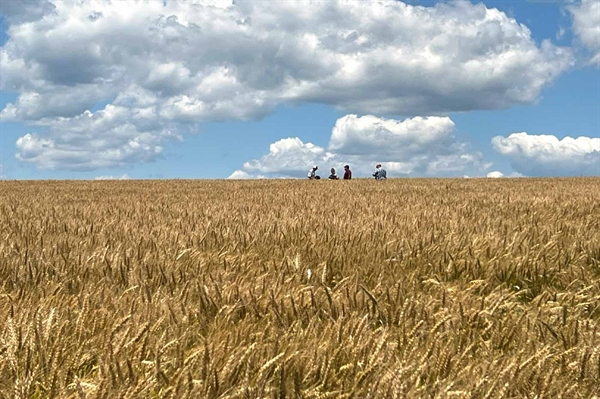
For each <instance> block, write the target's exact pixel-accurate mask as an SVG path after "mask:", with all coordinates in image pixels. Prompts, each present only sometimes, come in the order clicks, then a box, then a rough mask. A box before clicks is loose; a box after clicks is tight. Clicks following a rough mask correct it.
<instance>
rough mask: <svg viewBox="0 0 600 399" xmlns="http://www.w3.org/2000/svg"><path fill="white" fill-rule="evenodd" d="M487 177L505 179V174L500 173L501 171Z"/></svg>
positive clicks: (491, 173)
mask: <svg viewBox="0 0 600 399" xmlns="http://www.w3.org/2000/svg"><path fill="white" fill-rule="evenodd" d="M486 177H489V178H492V179H499V178H501V177H504V173H502V172H499V171H497V170H496V171H493V172H490V173H488V174H487V176H486Z"/></svg>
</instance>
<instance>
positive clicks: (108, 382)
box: [0, 178, 600, 398]
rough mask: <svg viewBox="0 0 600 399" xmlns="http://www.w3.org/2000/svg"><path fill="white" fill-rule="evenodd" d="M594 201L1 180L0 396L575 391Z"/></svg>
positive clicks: (550, 191) (396, 189)
mask: <svg viewBox="0 0 600 399" xmlns="http://www.w3.org/2000/svg"><path fill="white" fill-rule="evenodd" d="M599 197H600V180H599V179H597V178H576V179H505V180H477V179H476V180H389V181H386V182H374V181H367V180H356V181H351V182H341V181H340V182H326V181H323V182H313V181H247V182H241V181H126V182H110V181H109V182H107V181H104V182H0V239H1V241H0V284H1V285H0V323H1V324H0V334H1V335H0V397H4V398H13V397H20V398H167V397H170V398H204V397H206V398H263V397H274V398H286V397H289V398H313V397H314V398H326V397H332V398H430V397H435V398H503V397H506V398H515V397H530V398H533V397H538V398H542V397H546V398H553V397H563V398H591V397H594V396H595V395H599V394H600V349H599V348H600V346H599V337H598V334H599V332H598V322H599V321H600V201H598V198H599Z"/></svg>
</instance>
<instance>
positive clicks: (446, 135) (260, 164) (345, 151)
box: [230, 115, 491, 178]
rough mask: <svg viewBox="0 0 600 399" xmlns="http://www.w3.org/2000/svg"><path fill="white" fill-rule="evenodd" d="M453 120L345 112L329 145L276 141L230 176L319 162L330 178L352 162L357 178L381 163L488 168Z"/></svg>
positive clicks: (436, 169) (272, 173)
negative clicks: (457, 136) (459, 135)
mask: <svg viewBox="0 0 600 399" xmlns="http://www.w3.org/2000/svg"><path fill="white" fill-rule="evenodd" d="M453 130H454V122H452V120H451V119H450V118H446V117H428V118H421V117H415V118H410V119H405V120H404V121H400V120H394V119H384V118H377V117H375V116H372V115H367V116H363V117H358V116H356V115H346V116H344V117H342V118H340V119H338V120H337V122H336V124H335V126H334V128H333V131H332V133H331V139H330V141H329V146H328V147H327V148H323V147H320V146H317V145H314V144H313V143H304V142H303V141H302V140H301V139H299V138H297V137H294V138H286V139H282V140H279V141H277V142H275V143H273V144H271V146H270V148H269V153H268V154H266V155H264V156H262V157H261V158H259V159H254V160H252V161H249V162H246V163H245V164H244V166H243V168H242V169H241V170H237V171H235V172H234V173H233V174H232V176H230V177H231V178H241V177H243V178H252V177H255V176H257V174H259V173H260V174H261V176H262V177H282V176H286V177H301V178H304V177H306V174H307V173H308V169H309V168H310V167H311V165H315V164H316V165H319V166H320V168H321V170H320V173H321V174H322V175H323V176H324V177H326V176H328V175H329V168H330V167H335V168H336V169H337V170H338V172H341V170H342V166H343V165H344V164H349V165H350V166H351V168H352V170H353V172H354V175H355V176H363V177H365V176H370V175H371V173H372V172H373V168H374V164H375V163H381V164H382V165H383V166H384V167H385V168H386V169H387V171H388V172H389V173H390V175H396V176H398V175H404V176H407V175H421V176H423V175H424V176H439V175H442V176H443V175H455V174H456V173H458V172H464V171H467V170H473V171H483V170H486V169H487V168H489V166H490V165H491V164H487V163H485V162H483V156H482V154H481V153H477V152H470V151H469V146H468V145H467V144H466V143H460V142H458V141H456V139H455V138H454V137H453V135H452V133H453Z"/></svg>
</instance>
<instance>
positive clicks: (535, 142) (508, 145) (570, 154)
mask: <svg viewBox="0 0 600 399" xmlns="http://www.w3.org/2000/svg"><path fill="white" fill-rule="evenodd" d="M492 146H493V148H494V149H495V150H496V151H497V152H498V153H500V154H502V155H504V156H506V157H508V158H509V159H510V162H511V165H512V167H513V169H515V170H516V171H517V172H519V173H522V174H525V175H527V176H570V175H600V138H590V137H578V138H577V139H573V138H571V137H565V138H563V139H562V140H560V139H558V138H557V137H556V136H552V135H539V136H536V135H529V134H527V133H525V132H523V133H513V134H511V135H510V136H508V137H502V136H496V137H494V138H493V139H492Z"/></svg>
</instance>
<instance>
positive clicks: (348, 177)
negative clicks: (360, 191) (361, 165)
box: [344, 165, 352, 180]
mask: <svg viewBox="0 0 600 399" xmlns="http://www.w3.org/2000/svg"><path fill="white" fill-rule="evenodd" d="M344 180H352V171H351V170H350V166H348V165H344Z"/></svg>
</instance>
